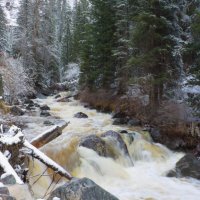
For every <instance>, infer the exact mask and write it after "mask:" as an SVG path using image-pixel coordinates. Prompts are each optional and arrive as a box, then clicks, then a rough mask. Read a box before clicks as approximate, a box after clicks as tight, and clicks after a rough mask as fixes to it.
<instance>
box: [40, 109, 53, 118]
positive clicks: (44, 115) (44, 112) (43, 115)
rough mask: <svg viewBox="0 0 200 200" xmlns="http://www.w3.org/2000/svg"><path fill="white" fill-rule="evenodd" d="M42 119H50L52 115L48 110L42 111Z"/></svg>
mask: <svg viewBox="0 0 200 200" xmlns="http://www.w3.org/2000/svg"><path fill="white" fill-rule="evenodd" d="M40 116H41V117H49V116H51V114H50V113H49V112H48V111H47V110H42V111H41V113H40Z"/></svg>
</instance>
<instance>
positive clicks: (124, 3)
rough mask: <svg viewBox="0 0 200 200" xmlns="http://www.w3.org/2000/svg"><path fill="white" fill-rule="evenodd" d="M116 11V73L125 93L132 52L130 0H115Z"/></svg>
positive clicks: (119, 86) (121, 91) (120, 89)
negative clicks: (128, 61) (127, 66)
mask: <svg viewBox="0 0 200 200" xmlns="http://www.w3.org/2000/svg"><path fill="white" fill-rule="evenodd" d="M114 8H115V13H116V23H115V25H116V33H115V36H116V38H117V44H116V49H114V51H113V54H114V57H115V60H116V73H117V78H118V79H119V80H118V82H119V85H118V92H119V93H123V92H125V91H126V87H127V82H128V80H127V79H128V74H127V73H128V71H127V68H126V65H127V60H128V59H129V54H130V48H129V47H130V45H129V43H130V8H131V4H130V2H129V0H116V2H115V6H114Z"/></svg>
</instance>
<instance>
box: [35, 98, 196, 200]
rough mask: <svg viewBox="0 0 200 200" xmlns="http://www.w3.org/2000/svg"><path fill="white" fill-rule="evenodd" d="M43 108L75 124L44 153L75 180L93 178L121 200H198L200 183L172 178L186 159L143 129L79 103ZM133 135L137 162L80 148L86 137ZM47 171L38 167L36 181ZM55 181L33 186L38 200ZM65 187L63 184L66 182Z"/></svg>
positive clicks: (133, 154)
mask: <svg viewBox="0 0 200 200" xmlns="http://www.w3.org/2000/svg"><path fill="white" fill-rule="evenodd" d="M37 102H38V103H40V104H47V105H48V106H49V107H50V108H51V111H50V112H51V114H52V115H54V116H56V117H60V118H61V119H63V120H65V121H70V124H69V125H68V126H67V127H66V128H65V129H64V130H63V134H62V135H61V136H60V137H58V138H57V139H55V140H54V141H52V142H51V143H49V144H48V145H46V146H44V147H43V148H42V151H43V152H45V153H46V154H47V155H48V156H49V157H51V158H52V159H53V160H55V161H56V162H58V163H59V164H60V165H62V166H63V167H64V168H66V169H67V170H69V171H70V172H71V173H72V175H73V176H75V177H80V178H81V177H88V178H90V179H92V180H93V181H94V182H96V183H97V184H99V185H100V186H101V187H103V188H104V189H105V190H107V191H109V192H110V193H112V194H113V195H115V196H116V197H118V198H119V199H120V200H198V199H199V198H200V181H197V180H195V179H192V178H191V179H190V178H168V177H166V174H167V172H168V171H169V170H171V169H173V168H174V166H175V164H176V162H177V161H178V160H179V159H180V158H181V157H182V156H183V155H184V154H183V153H176V152H172V151H170V150H169V149H167V148H166V147H164V146H163V145H161V144H155V143H153V142H152V140H151V137H150V136H149V134H148V133H147V132H144V131H141V130H140V129H139V128H138V129H136V128H134V127H128V126H114V125H112V121H113V120H112V118H111V115H110V114H104V113H100V112H97V111H96V110H94V109H88V108H86V107H84V106H83V105H82V104H81V103H80V102H79V101H76V100H73V99H72V101H71V102H69V103H61V102H56V99H55V98H54V97H49V98H47V99H37ZM77 112H84V113H86V114H87V115H88V119H77V118H74V117H73V116H74V114H76V113H77ZM108 130H113V131H121V130H127V131H128V132H132V133H133V134H134V141H133V142H132V143H130V142H129V141H128V139H127V138H126V137H124V136H123V139H124V141H125V142H126V144H127V147H128V150H129V153H130V156H131V159H132V161H133V163H134V165H132V163H131V162H129V160H128V159H127V158H126V157H125V156H119V158H118V159H116V160H114V159H112V158H105V157H101V156H99V155H98V154H97V153H96V152H94V151H93V150H91V149H87V148H85V147H79V146H78V143H79V141H80V138H81V137H83V136H87V135H91V134H96V135H100V134H102V133H104V132H105V131H108ZM44 169H45V168H44V166H42V165H41V164H38V163H35V164H34V169H33V170H32V175H33V176H34V174H38V173H42V172H43V171H44ZM50 182H51V180H50V178H49V177H48V176H46V177H43V178H42V179H41V180H40V181H38V183H37V184H35V185H34V186H33V188H32V189H33V192H34V194H35V195H36V196H37V197H41V196H43V195H44V193H45V191H46V188H47V187H48V186H49V184H50ZM60 184H62V182H60Z"/></svg>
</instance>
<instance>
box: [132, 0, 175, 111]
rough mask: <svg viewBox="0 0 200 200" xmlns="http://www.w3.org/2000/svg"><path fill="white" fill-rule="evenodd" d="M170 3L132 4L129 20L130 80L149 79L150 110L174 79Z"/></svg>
mask: <svg viewBox="0 0 200 200" xmlns="http://www.w3.org/2000/svg"><path fill="white" fill-rule="evenodd" d="M170 3H171V1H160V0H154V1H136V4H135V6H134V9H135V12H134V14H135V16H133V22H134V28H133V35H132V38H133V39H132V40H133V55H132V58H131V59H130V66H131V71H132V77H134V76H135V75H136V76H147V75H148V76H149V75H150V77H151V78H150V85H151V89H150V91H149V95H150V106H151V108H152V110H154V109H155V108H156V107H158V105H159V103H160V102H161V100H162V95H163V89H164V84H167V82H170V81H172V79H173V78H174V79H176V78H177V77H176V73H177V71H176V70H177V68H176V65H175V62H174V59H175V58H174V57H173V55H172V52H173V49H174V47H175V45H176V44H175V42H174V36H173V33H174V32H175V31H174V27H173V23H172V22H173V20H174V16H175V15H174V9H173V6H172V4H171V5H170Z"/></svg>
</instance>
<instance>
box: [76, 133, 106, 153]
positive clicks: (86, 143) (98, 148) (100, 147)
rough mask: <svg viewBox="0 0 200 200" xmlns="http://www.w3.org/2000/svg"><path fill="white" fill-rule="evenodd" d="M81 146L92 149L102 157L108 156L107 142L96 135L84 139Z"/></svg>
mask: <svg viewBox="0 0 200 200" xmlns="http://www.w3.org/2000/svg"><path fill="white" fill-rule="evenodd" d="M79 146H83V147H86V148H88V149H92V150H94V151H95V152H97V153H98V154H99V155H100V156H104V157H106V156H107V148H106V143H105V141H104V140H103V139H102V138H100V137H98V136H96V135H89V136H87V137H84V138H82V139H81V141H80V144H79Z"/></svg>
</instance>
